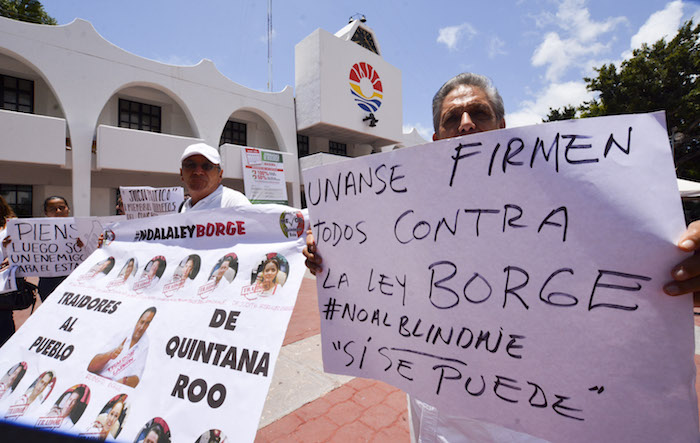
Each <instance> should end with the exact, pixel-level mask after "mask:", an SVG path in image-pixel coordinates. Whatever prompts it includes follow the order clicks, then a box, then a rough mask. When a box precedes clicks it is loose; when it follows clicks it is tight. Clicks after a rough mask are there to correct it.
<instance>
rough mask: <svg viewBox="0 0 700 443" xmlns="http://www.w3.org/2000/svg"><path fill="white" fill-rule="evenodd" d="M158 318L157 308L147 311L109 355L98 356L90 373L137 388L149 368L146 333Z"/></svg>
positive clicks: (120, 339)
mask: <svg viewBox="0 0 700 443" xmlns="http://www.w3.org/2000/svg"><path fill="white" fill-rule="evenodd" d="M155 315H156V308H155V307H153V306H152V307H150V308H148V309H146V310H145V311H143V313H142V314H141V316H140V317H139V319H138V321H137V322H136V325H135V326H134V330H133V332H132V333H131V334H129V335H127V336H126V337H124V336H121V337H119V339H118V340H117V341H115V342H114V343H112V344H111V345H110V346H109V347H108V348H107V350H106V351H105V352H103V353H101V354H97V355H96V356H94V357H93V358H92V360H91V361H90V364H89V365H88V368H87V370H88V371H89V372H92V373H93V374H97V375H99V376H101V377H105V378H108V379H110V380H114V381H116V382H118V383H121V384H124V385H127V386H131V387H132V388H134V387H136V385H138V384H139V382H140V381H141V377H142V376H143V371H144V369H145V368H146V357H147V356H148V336H147V335H146V330H147V329H148V327H149V326H150V324H151V321H153V317H155ZM122 337H123V338H122Z"/></svg>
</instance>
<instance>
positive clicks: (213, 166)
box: [180, 143, 250, 212]
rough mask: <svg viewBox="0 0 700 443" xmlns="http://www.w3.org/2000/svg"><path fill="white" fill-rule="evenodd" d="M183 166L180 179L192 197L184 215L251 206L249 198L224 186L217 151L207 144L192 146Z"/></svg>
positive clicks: (182, 161)
mask: <svg viewBox="0 0 700 443" xmlns="http://www.w3.org/2000/svg"><path fill="white" fill-rule="evenodd" d="M180 163H181V167H180V178H181V179H182V181H183V182H184V183H185V186H186V187H187V191H188V193H189V194H190V198H188V199H186V200H185V202H184V203H183V204H182V206H181V207H180V212H188V211H199V210H202V209H216V208H230V207H233V206H239V205H249V204H250V202H249V201H248V199H247V198H246V196H245V195H243V194H241V193H240V192H238V191H235V190H233V189H230V188H227V187H225V186H223V185H222V184H221V179H222V177H223V173H224V171H223V169H221V156H220V155H219V151H217V150H216V148H213V147H211V146H209V145H207V144H205V143H195V144H193V145H190V146H188V147H187V149H185V151H184V152H183V153H182V156H181V157H180Z"/></svg>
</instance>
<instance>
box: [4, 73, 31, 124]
mask: <svg viewBox="0 0 700 443" xmlns="http://www.w3.org/2000/svg"><path fill="white" fill-rule="evenodd" d="M0 98H1V99H2V109H7V110H8V111H19V112H28V113H30V114H31V113H34V82H33V81H31V80H25V79H23V78H17V77H11V76H9V75H0Z"/></svg>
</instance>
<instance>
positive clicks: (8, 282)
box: [0, 266, 17, 294]
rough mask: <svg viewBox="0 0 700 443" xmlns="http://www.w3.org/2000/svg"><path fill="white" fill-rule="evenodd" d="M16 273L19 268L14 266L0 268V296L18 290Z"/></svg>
mask: <svg viewBox="0 0 700 443" xmlns="http://www.w3.org/2000/svg"><path fill="white" fill-rule="evenodd" d="M16 273H17V268H16V267H14V266H5V267H4V268H0V294H4V293H6V292H13V291H16V290H17V280H16V279H15V276H16Z"/></svg>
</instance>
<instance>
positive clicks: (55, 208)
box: [38, 195, 83, 302]
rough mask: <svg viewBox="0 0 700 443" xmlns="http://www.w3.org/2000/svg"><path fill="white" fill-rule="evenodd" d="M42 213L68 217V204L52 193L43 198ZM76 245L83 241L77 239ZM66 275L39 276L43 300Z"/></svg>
mask: <svg viewBox="0 0 700 443" xmlns="http://www.w3.org/2000/svg"><path fill="white" fill-rule="evenodd" d="M44 215H46V216H47V217H70V206H68V201H67V200H66V199H65V197H61V196H59V195H53V196H51V197H49V198H47V199H46V200H44ZM76 245H77V246H78V247H80V248H82V247H83V243H82V242H81V241H80V239H78V240H77V241H76ZM66 277H67V276H63V277H41V278H39V285H38V286H39V297H40V298H41V301H42V302H43V301H44V300H46V297H48V296H49V295H51V293H52V292H53V291H54V290H55V289H56V288H57V287H58V285H60V284H61V282H62V281H63V280H65V279H66Z"/></svg>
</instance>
